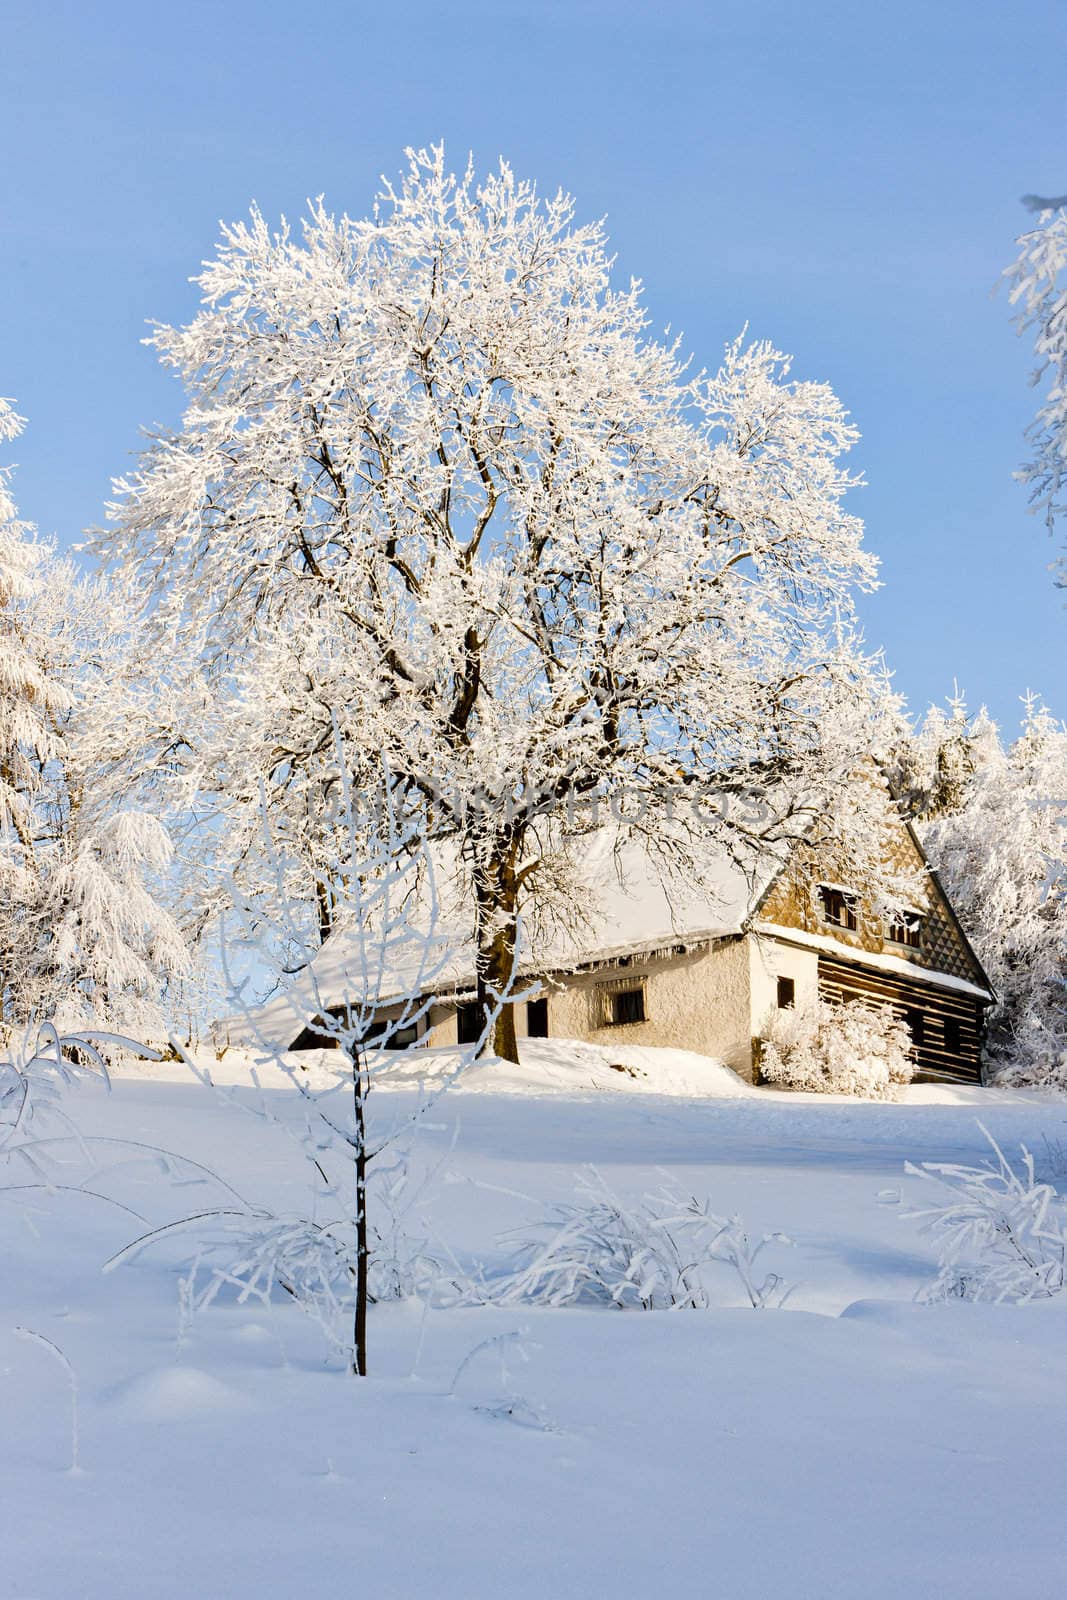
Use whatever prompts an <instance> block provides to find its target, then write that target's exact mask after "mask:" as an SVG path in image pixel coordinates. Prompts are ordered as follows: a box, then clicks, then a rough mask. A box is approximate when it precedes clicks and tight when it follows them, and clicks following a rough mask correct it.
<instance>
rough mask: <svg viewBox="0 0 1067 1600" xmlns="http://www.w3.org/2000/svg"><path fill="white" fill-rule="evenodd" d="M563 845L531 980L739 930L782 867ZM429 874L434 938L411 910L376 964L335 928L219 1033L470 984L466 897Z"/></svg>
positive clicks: (282, 1030) (531, 957) (639, 841)
mask: <svg viewBox="0 0 1067 1600" xmlns="http://www.w3.org/2000/svg"><path fill="white" fill-rule="evenodd" d="M571 848H572V853H573V857H574V861H575V864H576V866H577V874H576V876H577V881H578V883H579V885H580V889H579V891H578V892H577V893H576V894H575V895H574V896H573V900H572V905H571V910H570V913H569V914H566V915H556V916H554V917H549V916H547V915H546V916H545V917H544V919H543V922H542V923H541V925H539V926H534V925H533V924H532V923H531V924H530V925H529V926H526V927H524V928H523V931H522V944H521V954H520V960H519V971H520V974H524V975H526V976H528V977H529V976H532V975H535V974H540V973H549V972H564V971H571V970H573V969H574V968H577V967H581V966H584V965H589V964H595V963H597V962H601V961H610V960H612V959H613V958H616V957H619V956H622V955H628V954H640V953H642V952H645V951H650V950H659V949H663V948H665V947H670V946H674V945H682V946H686V947H689V946H691V945H694V944H700V943H702V942H704V941H706V940H710V939H718V938H725V937H727V936H729V935H730V934H736V933H740V932H741V930H742V928H743V927H744V925H745V923H746V921H747V919H748V918H749V916H750V915H751V913H752V911H753V910H754V908H755V906H756V904H757V903H758V901H759V899H760V897H761V895H762V894H763V893H764V891H765V890H766V889H767V887H768V885H769V884H770V882H771V881H772V879H773V878H774V877H775V876H776V875H777V873H778V871H779V869H780V867H781V865H782V860H783V849H782V847H778V848H776V849H774V850H767V851H765V852H764V853H763V855H762V856H761V857H760V858H758V859H757V860H755V861H754V862H753V863H752V865H751V866H749V867H747V868H746V867H744V866H742V865H740V864H739V863H738V862H737V861H735V860H734V859H733V858H732V856H731V855H730V854H729V853H728V852H727V851H726V850H725V849H723V848H721V847H719V848H715V847H711V846H708V847H705V848H703V849H702V850H701V852H700V853H699V855H698V856H697V858H696V859H695V860H692V861H691V862H690V864H689V866H688V867H687V869H686V871H685V872H684V873H682V872H680V871H678V870H672V869H671V868H670V867H669V866H668V865H667V863H666V862H665V860H664V859H663V858H662V856H660V855H659V854H658V853H657V852H656V850H655V849H654V847H652V846H650V845H649V844H648V843H647V842H646V841H645V840H644V839H643V838H642V837H641V836H639V835H635V834H624V833H622V832H621V831H620V830H619V829H618V828H615V827H603V828H600V829H598V830H597V831H596V832H594V833H591V834H589V835H588V836H587V837H586V838H584V839H582V840H580V841H578V842H577V843H576V844H575V845H573V846H572V847H571ZM437 877H438V880H439V881H438V882H437V883H436V884H435V890H436V893H437V895H438V897H439V902H440V903H439V906H438V911H437V915H436V917H435V919H434V920H433V931H432V937H430V935H429V933H428V931H427V924H426V922H425V921H423V924H422V926H421V927H420V926H419V918H418V915H417V914H416V917H415V919H414V923H415V925H414V926H413V927H412V928H411V929H409V930H408V931H407V933H406V935H404V936H398V937H396V938H394V939H393V940H392V941H391V942H390V948H389V949H388V950H387V951H386V952H385V953H384V956H383V954H382V952H380V951H378V950H376V949H373V948H372V942H371V941H370V940H367V941H363V942H361V941H360V939H359V938H358V936H357V935H356V934H355V933H353V932H352V931H351V930H346V929H344V928H340V929H338V930H337V931H336V932H335V933H333V934H331V936H330V937H329V938H328V939H327V940H326V942H325V943H324V944H323V946H322V948H321V950H319V951H318V952H317V953H316V955H315V956H314V958H313V960H312V962H311V963H310V966H309V968H308V969H307V970H306V971H305V972H304V973H302V974H300V975H299V976H298V977H297V978H296V979H295V980H294V981H293V982H292V983H291V984H290V987H289V990H288V992H287V993H285V994H281V995H278V996H277V997H276V998H275V999H273V1000H271V1001H269V1002H268V1003H267V1004H266V1005H264V1006H261V1007H256V1008H255V1009H254V1011H250V1012H249V1013H248V1014H247V1015H245V1016H238V1017H229V1018H225V1019H223V1020H222V1021H221V1022H219V1023H218V1024H217V1025H216V1031H217V1033H218V1034H219V1035H220V1036H221V1037H222V1038H228V1039H231V1040H232V1041H234V1042H238V1041H239V1040H241V1039H242V1038H245V1037H247V1036H249V1035H250V1034H251V1033H253V1032H254V1033H256V1034H258V1035H259V1036H261V1037H263V1038H267V1039H280V1038H282V1037H283V1036H284V1035H285V1034H289V1035H290V1037H295V1035H296V1033H297V1032H298V1031H299V1030H300V1028H301V1027H303V1026H304V1024H305V1022H306V1021H307V1020H308V1018H309V1017H310V1016H313V1015H316V1014H321V1013H322V1011H324V1010H325V1009H327V1008H328V1007H330V1006H338V1005H341V1004H343V1003H344V1002H345V1001H346V1000H351V999H352V998H353V997H354V996H355V995H373V996H375V997H376V1003H377V1004H379V1005H383V1006H384V1005H387V1004H388V1003H389V1001H390V1000H392V999H396V998H397V997H399V996H403V995H408V994H411V993H413V992H415V993H429V992H433V993H452V992H454V991H455V990H456V989H457V988H459V989H462V988H465V987H472V986H473V982H474V950H473V943H472V940H471V933H470V918H469V911H468V909H467V908H468V906H469V897H468V895H467V893H466V891H465V889H464V887H463V885H462V884H461V883H459V882H457V881H456V875H455V873H454V872H453V873H445V872H439V873H438V874H437ZM441 880H443V881H441Z"/></svg>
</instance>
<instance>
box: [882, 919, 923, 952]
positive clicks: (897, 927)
mask: <svg viewBox="0 0 1067 1600" xmlns="http://www.w3.org/2000/svg"><path fill="white" fill-rule="evenodd" d="M889 942H890V943H891V944H902V945H904V946H905V947H906V948H907V949H908V950H921V949H922V947H923V919H922V914H921V912H918V911H902V912H901V913H900V915H899V916H897V917H894V918H893V919H892V921H891V922H890V924H889Z"/></svg>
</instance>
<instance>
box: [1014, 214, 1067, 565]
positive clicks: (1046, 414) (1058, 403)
mask: <svg viewBox="0 0 1067 1600" xmlns="http://www.w3.org/2000/svg"><path fill="white" fill-rule="evenodd" d="M1023 203H1024V205H1026V206H1027V207H1028V209H1029V210H1030V211H1032V212H1035V213H1036V215H1037V225H1036V227H1033V228H1031V229H1029V230H1028V231H1027V232H1026V233H1024V234H1021V235H1020V237H1019V239H1018V240H1017V241H1016V242H1017V244H1018V247H1019V253H1018V255H1017V256H1016V258H1015V260H1014V262H1013V263H1012V265H1011V266H1010V267H1009V268H1008V269H1007V277H1008V278H1009V281H1010V284H1011V289H1010V299H1011V303H1012V305H1013V306H1014V307H1015V323H1016V326H1017V328H1018V330H1019V332H1020V333H1029V332H1031V330H1032V332H1033V339H1034V353H1035V355H1036V356H1037V366H1036V367H1035V368H1034V372H1033V375H1032V378H1031V382H1032V383H1033V384H1034V385H1035V386H1040V387H1041V391H1042V392H1041V401H1040V404H1039V406H1038V409H1037V414H1036V416H1035V417H1034V420H1033V422H1032V423H1031V424H1030V426H1029V428H1028V429H1027V438H1028V440H1029V442H1030V446H1031V449H1032V450H1033V455H1032V457H1031V459H1030V460H1029V461H1027V462H1026V463H1025V465H1024V466H1023V468H1022V470H1021V471H1020V473H1019V476H1020V477H1021V478H1022V480H1023V482H1024V483H1025V484H1026V485H1027V486H1028V488H1029V490H1030V502H1031V505H1032V506H1033V508H1034V510H1035V511H1040V512H1041V513H1042V514H1043V515H1044V518H1045V522H1046V524H1047V526H1048V527H1049V529H1050V530H1051V528H1052V526H1053V524H1054V522H1055V520H1056V518H1057V517H1059V516H1062V515H1063V513H1064V511H1067V499H1065V498H1064V493H1065V489H1067V195H1057V196H1054V197H1052V198H1042V197H1041V196H1040V195H1027V196H1026V197H1025V199H1024V202H1023ZM1063 571H1064V569H1063V566H1062V565H1061V567H1060V572H1061V576H1062V574H1063Z"/></svg>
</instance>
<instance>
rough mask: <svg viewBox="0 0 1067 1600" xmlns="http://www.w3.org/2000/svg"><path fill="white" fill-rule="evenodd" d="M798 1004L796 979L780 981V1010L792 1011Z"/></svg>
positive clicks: (781, 979)
mask: <svg viewBox="0 0 1067 1600" xmlns="http://www.w3.org/2000/svg"><path fill="white" fill-rule="evenodd" d="M796 1002H797V985H796V979H795V978H779V979H778V1009H779V1011H791V1010H792V1009H793V1007H794V1006H795V1005H796Z"/></svg>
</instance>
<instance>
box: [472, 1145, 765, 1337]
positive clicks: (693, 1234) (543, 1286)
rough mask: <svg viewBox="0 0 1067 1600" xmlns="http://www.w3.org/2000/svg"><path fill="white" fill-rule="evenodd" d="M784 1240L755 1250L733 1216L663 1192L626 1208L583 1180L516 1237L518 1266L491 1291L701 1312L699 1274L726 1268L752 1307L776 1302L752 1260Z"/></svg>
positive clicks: (542, 1301)
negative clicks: (571, 1197)
mask: <svg viewBox="0 0 1067 1600" xmlns="http://www.w3.org/2000/svg"><path fill="white" fill-rule="evenodd" d="M772 1242H777V1243H783V1244H784V1243H788V1240H786V1239H785V1236H784V1235H783V1234H778V1233H773V1234H764V1235H763V1237H762V1238H760V1239H759V1240H757V1241H756V1243H755V1244H753V1243H752V1242H751V1241H750V1240H749V1238H748V1235H747V1234H746V1233H745V1230H744V1227H743V1225H742V1223H741V1220H740V1218H738V1217H720V1216H716V1215H715V1213H714V1212H713V1211H712V1210H711V1209H710V1207H709V1205H708V1203H707V1202H706V1201H705V1202H701V1201H698V1200H696V1199H694V1198H690V1199H686V1198H685V1197H684V1196H682V1195H679V1194H675V1193H669V1192H666V1191H664V1192H662V1193H660V1194H658V1195H652V1196H649V1197H647V1198H646V1199H643V1200H638V1201H635V1202H633V1203H627V1202H625V1201H623V1200H621V1199H620V1198H619V1196H618V1195H616V1194H615V1193H613V1191H612V1190H611V1189H610V1188H609V1187H608V1186H607V1184H606V1183H605V1182H604V1180H603V1179H602V1178H601V1176H600V1174H599V1173H597V1172H596V1171H590V1172H589V1173H586V1174H583V1176H582V1179H581V1181H580V1182H579V1184H578V1186H577V1199H576V1200H575V1202H574V1203H573V1204H567V1205H555V1206H552V1207H551V1208H550V1209H549V1210H548V1212H547V1213H546V1215H545V1217H544V1219H543V1220H541V1221H539V1222H537V1223H535V1224H533V1225H532V1226H530V1227H529V1228H527V1229H525V1230H523V1232H522V1233H520V1234H518V1235H517V1236H516V1238H515V1243H516V1246H517V1253H518V1261H517V1264H516V1266H515V1267H514V1269H513V1270H512V1271H511V1272H510V1273H509V1274H508V1275H507V1276H506V1277H505V1278H504V1279H503V1281H502V1282H501V1283H499V1284H498V1285H496V1287H495V1288H494V1289H493V1290H492V1291H491V1293H490V1298H491V1299H492V1300H493V1301H494V1303H496V1304H504V1305H511V1304H515V1303H529V1304H534V1305H550V1306H576V1305H610V1306H619V1307H622V1308H623V1309H633V1308H637V1309H643V1310H645V1311H658V1310H678V1309H699V1310H703V1309H706V1308H707V1307H708V1306H709V1305H710V1304H711V1303H712V1302H711V1300H710V1298H709V1294H708V1289H707V1286H706V1283H705V1281H704V1269H706V1268H707V1267H708V1266H710V1265H712V1264H715V1263H719V1264H724V1265H726V1266H729V1267H732V1268H733V1270H734V1272H735V1273H736V1274H737V1276H738V1277H739V1278H740V1280H741V1283H742V1285H743V1287H744V1291H745V1295H746V1297H747V1299H748V1301H749V1304H750V1305H751V1306H752V1307H753V1309H756V1310H760V1309H762V1308H763V1307H765V1306H767V1305H769V1304H773V1303H777V1302H780V1300H781V1299H782V1298H784V1292H783V1284H782V1280H781V1278H780V1277H779V1275H778V1274H777V1273H775V1272H768V1273H766V1274H765V1275H764V1276H763V1277H762V1278H760V1277H758V1275H757V1271H756V1259H757V1257H758V1256H759V1255H760V1253H761V1252H762V1250H763V1249H764V1247H765V1246H766V1245H768V1244H770V1243H772Z"/></svg>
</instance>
